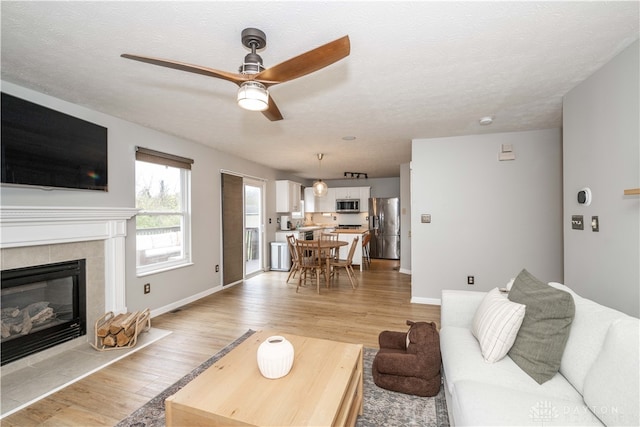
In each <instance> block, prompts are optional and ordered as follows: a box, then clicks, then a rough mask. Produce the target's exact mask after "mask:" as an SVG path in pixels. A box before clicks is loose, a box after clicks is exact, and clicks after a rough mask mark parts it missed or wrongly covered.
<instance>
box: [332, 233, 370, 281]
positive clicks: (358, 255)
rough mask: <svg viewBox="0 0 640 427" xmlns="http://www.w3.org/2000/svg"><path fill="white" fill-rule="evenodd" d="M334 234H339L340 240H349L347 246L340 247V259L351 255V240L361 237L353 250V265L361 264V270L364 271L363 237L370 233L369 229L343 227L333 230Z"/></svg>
mask: <svg viewBox="0 0 640 427" xmlns="http://www.w3.org/2000/svg"><path fill="white" fill-rule="evenodd" d="M331 233H332V234H337V235H338V240H343V241H346V242H348V243H349V244H348V245H347V246H342V247H341V248H340V259H347V257H348V256H349V249H350V248H351V242H353V241H354V240H355V239H356V238H358V239H359V241H358V243H357V244H356V249H355V251H354V252H353V260H352V262H353V265H359V266H360V271H362V268H363V265H364V262H363V259H362V239H363V237H364V236H365V234H367V233H369V230H368V229H366V228H341V229H338V230H335V231H332V232H331Z"/></svg>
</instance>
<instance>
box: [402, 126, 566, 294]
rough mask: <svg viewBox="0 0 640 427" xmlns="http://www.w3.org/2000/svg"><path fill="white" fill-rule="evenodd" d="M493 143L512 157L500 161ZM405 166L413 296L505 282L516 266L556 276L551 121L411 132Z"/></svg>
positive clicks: (556, 161)
mask: <svg viewBox="0 0 640 427" xmlns="http://www.w3.org/2000/svg"><path fill="white" fill-rule="evenodd" d="M501 144H512V145H513V148H514V151H515V154H516V156H517V159H516V160H514V161H506V162H499V161H498V160H497V157H498V152H499V150H500V147H501ZM411 174H412V177H411V197H412V200H411V271H412V301H415V302H425V303H439V300H440V293H441V290H443V289H467V290H478V291H486V290H490V289H492V288H494V287H496V286H504V285H505V284H506V283H507V281H508V280H509V279H510V278H512V277H515V276H516V275H517V274H518V273H519V272H520V270H521V269H522V268H526V269H527V270H529V271H530V272H531V273H532V274H534V275H535V276H537V277H538V278H540V279H541V280H544V281H552V280H553V281H560V282H561V281H562V279H563V270H562V269H563V260H562V147H561V133H560V129H549V130H540V131H531V132H514V133H499V134H485V135H470V136H460V137H450V138H434V139H416V140H414V141H413V143H412V161H411ZM421 214H431V223H430V224H423V223H421V222H420V215H421ZM468 275H473V276H475V283H476V284H475V285H474V286H469V285H467V276H468Z"/></svg>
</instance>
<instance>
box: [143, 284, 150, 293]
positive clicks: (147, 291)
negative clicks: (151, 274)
mask: <svg viewBox="0 0 640 427" xmlns="http://www.w3.org/2000/svg"><path fill="white" fill-rule="evenodd" d="M149 292H151V283H145V284H144V293H145V294H148V293H149Z"/></svg>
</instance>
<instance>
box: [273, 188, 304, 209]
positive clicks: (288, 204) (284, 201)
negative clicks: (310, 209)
mask: <svg viewBox="0 0 640 427" xmlns="http://www.w3.org/2000/svg"><path fill="white" fill-rule="evenodd" d="M301 190H302V184H300V183H297V182H293V181H288V180H278V181H276V212H300V199H301Z"/></svg>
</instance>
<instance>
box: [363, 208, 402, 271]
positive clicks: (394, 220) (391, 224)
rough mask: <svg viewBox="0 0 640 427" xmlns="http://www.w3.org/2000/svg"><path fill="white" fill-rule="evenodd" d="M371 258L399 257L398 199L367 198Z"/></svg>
mask: <svg viewBox="0 0 640 427" xmlns="http://www.w3.org/2000/svg"><path fill="white" fill-rule="evenodd" d="M369 233H370V234H371V242H370V243H369V252H370V256H371V258H384V259H400V199H399V198H397V197H393V198H379V197H372V198H371V199H369Z"/></svg>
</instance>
